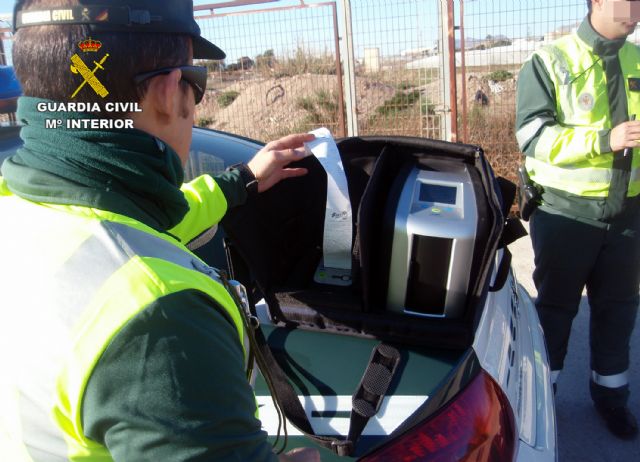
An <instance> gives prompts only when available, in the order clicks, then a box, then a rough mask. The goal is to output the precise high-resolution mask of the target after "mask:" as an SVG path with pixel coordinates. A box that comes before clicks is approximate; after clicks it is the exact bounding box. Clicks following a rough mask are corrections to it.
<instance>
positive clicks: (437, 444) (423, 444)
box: [361, 371, 517, 462]
mask: <svg viewBox="0 0 640 462" xmlns="http://www.w3.org/2000/svg"><path fill="white" fill-rule="evenodd" d="M516 441H517V437H516V428H515V423H514V418H513V411H512V410H511V406H510V405H509V402H508V400H507V397H506V396H505V395H504V393H503V392H502V390H501V389H500V387H499V386H498V384H497V383H496V382H495V381H494V380H493V379H492V378H491V377H490V376H489V375H488V374H487V373H485V372H484V371H482V372H481V373H480V374H478V376H477V377H476V378H474V379H473V380H472V381H471V383H469V385H467V387H466V388H465V389H464V390H462V391H461V392H460V393H459V394H458V395H457V396H456V397H455V398H453V400H451V401H450V402H449V403H448V404H447V405H446V406H445V407H444V408H443V409H442V410H441V411H440V412H439V413H438V414H436V415H435V416H434V417H432V418H430V419H429V420H428V421H425V422H423V423H421V424H419V425H418V426H416V427H415V428H413V429H412V430H410V431H409V432H407V433H405V434H404V435H401V436H399V437H398V438H396V439H395V440H393V441H391V442H389V443H388V444H387V445H385V446H383V447H382V448H380V449H378V450H377V451H375V452H373V453H372V454H370V455H367V456H365V457H363V458H362V459H361V460H362V462H391V461H393V462H395V461H398V462H423V461H429V462H451V461H466V462H471V461H473V462H485V461H486V462H489V461H491V462H506V461H512V460H513V458H514V455H515V448H516Z"/></svg>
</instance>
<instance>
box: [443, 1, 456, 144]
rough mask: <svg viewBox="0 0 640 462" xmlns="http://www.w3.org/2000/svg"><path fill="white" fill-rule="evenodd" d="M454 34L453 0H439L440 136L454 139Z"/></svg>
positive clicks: (450, 139) (449, 139)
mask: <svg viewBox="0 0 640 462" xmlns="http://www.w3.org/2000/svg"><path fill="white" fill-rule="evenodd" d="M455 48H456V46H455V36H454V25H453V0H440V27H439V40H438V53H439V56H440V69H441V72H442V74H441V75H440V82H441V84H442V87H443V88H442V90H443V91H442V96H443V107H442V119H441V132H442V138H443V139H444V140H448V141H456V138H457V136H456V135H457V125H458V120H457V118H458V117H457V107H456V106H457V96H456V94H457V92H456V81H455V78H456V63H455V56H456V54H455V53H456V51H455Z"/></svg>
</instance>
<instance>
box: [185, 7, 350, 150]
mask: <svg viewBox="0 0 640 462" xmlns="http://www.w3.org/2000/svg"><path fill="white" fill-rule="evenodd" d="M276 3H282V2H276ZM285 3H286V2H285ZM289 3H291V2H289ZM196 8H197V7H196ZM196 16H198V17H199V19H198V22H199V24H200V27H201V29H202V32H203V34H204V35H205V36H207V37H208V38H210V39H211V40H212V41H213V42H214V43H216V44H217V45H219V46H220V48H222V49H223V50H224V51H225V52H226V54H227V59H226V60H225V61H224V62H223V63H222V62H209V63H207V65H208V66H209V68H210V71H211V72H210V74H209V81H208V88H209V92H208V94H207V97H206V98H205V100H204V101H203V103H202V104H201V105H200V107H199V110H198V113H197V116H196V123H197V124H198V125H203V126H208V127H212V128H217V129H221V130H226V131H230V132H234V133H239V134H242V135H244V136H248V137H251V138H257V139H262V140H267V139H272V138H275V137H279V136H281V135H284V134H287V133H292V132H304V131H309V130H311V129H313V128H317V127H318V126H326V127H328V128H329V129H331V130H332V132H334V133H337V134H339V135H344V134H345V132H344V98H343V94H342V92H343V85H342V69H341V67H340V64H339V63H340V54H339V42H338V22H337V10H336V4H335V2H323V3H316V4H314V5H313V6H311V5H304V4H302V3H298V4H297V5H296V4H294V5H289V6H279V7H272V8H268V9H261V10H250V11H245V12H243V13H227V12H221V13H218V12H217V10H213V11H211V10H208V11H207V10H196Z"/></svg>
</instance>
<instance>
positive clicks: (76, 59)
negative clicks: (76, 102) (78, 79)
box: [71, 53, 109, 98]
mask: <svg viewBox="0 0 640 462" xmlns="http://www.w3.org/2000/svg"><path fill="white" fill-rule="evenodd" d="M108 57H109V53H106V54H105V55H104V56H103V57H102V59H101V60H100V62H96V61H94V62H93V64H95V65H96V66H95V67H94V68H93V70H91V69H89V67H88V66H87V65H86V64H85V63H84V61H82V59H81V58H80V56H78V54H77V53H76V54H74V55H73V56H72V57H71V62H72V63H73V64H72V65H71V72H73V73H74V74H80V75H81V76H82V79H83V81H82V83H81V84H80V86H79V87H78V88H76V91H74V92H73V94H72V95H71V98H75V96H76V95H77V94H78V92H79V91H80V90H82V88H83V87H84V86H85V85H86V84H87V83H88V84H89V86H90V87H91V88H93V91H95V92H96V93H97V94H98V95H99V96H101V97H102V98H104V97H105V96H107V95H108V94H109V90H107V89H106V88H105V86H104V85H102V82H100V80H98V77H96V75H95V74H96V72H97V71H98V69H102V70H103V71H104V67H102V64H104V62H105V61H106V60H107V58H108Z"/></svg>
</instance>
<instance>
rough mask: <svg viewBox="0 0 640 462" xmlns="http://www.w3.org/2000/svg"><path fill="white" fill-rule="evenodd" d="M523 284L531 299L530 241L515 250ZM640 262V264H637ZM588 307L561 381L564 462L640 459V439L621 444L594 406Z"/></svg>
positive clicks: (638, 341) (638, 381)
mask: <svg viewBox="0 0 640 462" xmlns="http://www.w3.org/2000/svg"><path fill="white" fill-rule="evenodd" d="M510 248H511V252H512V253H513V255H514V260H513V261H514V263H513V266H514V270H515V272H516V276H517V278H518V281H519V282H520V283H521V284H522V285H524V286H525V287H526V288H527V290H528V291H529V293H530V294H531V296H532V297H535V294H536V290H535V287H534V286H533V281H532V280H531V272H532V270H533V252H532V250H531V241H530V239H529V237H528V236H527V237H525V238H522V239H520V240H519V241H517V242H515V243H514V244H512V245H511V246H510ZM638 264H640V262H638ZM588 333H589V305H588V303H587V301H586V297H584V296H583V297H582V303H581V305H580V312H579V313H578V316H577V317H576V319H575V321H574V323H573V329H572V334H571V340H570V343H569V353H568V356H567V359H566V361H565V369H564V371H563V372H562V374H561V375H560V379H559V380H558V394H557V396H556V417H557V421H558V444H559V449H560V462H574V461H575V462H622V461H624V462H628V461H640V439H636V440H634V441H632V442H627V441H621V440H619V439H617V438H615V437H613V436H611V435H610V434H609V433H608V431H607V430H606V428H605V427H604V425H603V424H602V423H601V420H600V418H599V416H598V415H597V414H596V412H595V410H594V409H593V406H592V405H591V398H590V397H589V383H588V380H589V370H590V369H589V338H588ZM630 382H631V401H630V402H629V405H630V408H631V410H632V412H633V413H634V414H635V415H636V417H638V418H640V316H639V317H638V322H636V329H635V331H634V335H633V339H632V341H631V380H630Z"/></svg>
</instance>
